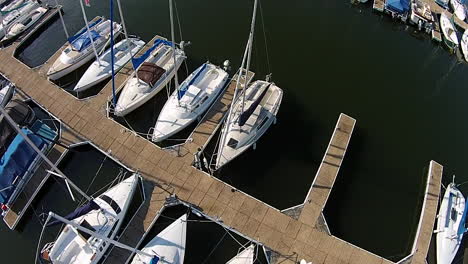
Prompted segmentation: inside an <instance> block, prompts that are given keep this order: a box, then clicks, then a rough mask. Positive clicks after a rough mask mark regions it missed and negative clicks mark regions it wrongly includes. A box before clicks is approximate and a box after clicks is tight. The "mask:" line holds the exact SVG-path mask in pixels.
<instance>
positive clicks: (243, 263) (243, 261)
mask: <svg viewBox="0 0 468 264" xmlns="http://www.w3.org/2000/svg"><path fill="white" fill-rule="evenodd" d="M254 256H255V246H254V244H250V246H248V247H246V248H245V249H244V250H242V251H241V252H240V253H239V254H237V255H236V256H234V257H233V258H232V259H230V260H229V261H228V262H226V264H253V263H254Z"/></svg>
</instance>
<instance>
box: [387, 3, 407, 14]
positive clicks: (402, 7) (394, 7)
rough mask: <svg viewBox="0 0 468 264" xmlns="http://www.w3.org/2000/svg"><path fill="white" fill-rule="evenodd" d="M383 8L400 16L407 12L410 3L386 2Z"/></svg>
mask: <svg viewBox="0 0 468 264" xmlns="http://www.w3.org/2000/svg"><path fill="white" fill-rule="evenodd" d="M385 6H386V8H388V9H389V10H390V11H393V12H397V13H400V14H402V13H406V12H408V11H409V8H410V2H409V0H387V2H386V3H385Z"/></svg>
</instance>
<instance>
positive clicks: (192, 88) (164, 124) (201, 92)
mask: <svg viewBox="0 0 468 264" xmlns="http://www.w3.org/2000/svg"><path fill="white" fill-rule="evenodd" d="M228 77H229V75H228V73H227V72H226V71H224V70H223V69H221V68H220V67H217V66H215V65H213V64H211V63H209V62H207V63H204V64H203V65H201V66H200V67H198V69H196V70H195V71H194V72H193V73H192V74H190V75H189V76H188V77H187V79H185V81H184V82H182V84H181V85H180V87H179V89H178V90H175V91H174V93H173V94H172V95H171V96H170V97H169V99H168V100H167V102H166V103H165V104H164V107H163V109H162V111H161V113H160V114H159V117H158V120H157V121H156V125H155V126H154V130H153V136H152V140H153V141H154V142H159V141H162V140H164V139H167V138H168V137H170V136H173V135H174V134H176V133H177V132H179V131H181V130H182V129H184V128H185V127H187V126H188V125H190V124H191V123H192V122H193V121H195V120H197V119H198V118H199V117H200V116H201V115H202V114H203V113H204V112H205V111H206V110H207V109H208V107H210V105H211V104H212V103H213V102H214V100H215V99H216V97H217V96H218V95H219V93H220V92H221V91H222V89H223V87H224V86H225V85H226V82H227V80H228Z"/></svg>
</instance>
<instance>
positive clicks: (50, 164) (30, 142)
mask: <svg viewBox="0 0 468 264" xmlns="http://www.w3.org/2000/svg"><path fill="white" fill-rule="evenodd" d="M0 112H1V114H2V115H3V116H4V117H5V118H6V120H7V121H8V123H10V125H11V126H12V127H13V128H14V129H15V130H16V132H17V133H18V134H20V135H21V136H22V137H23V138H24V140H25V141H26V143H28V145H29V146H30V147H31V148H32V149H33V150H34V151H35V152H36V153H37V154H38V155H39V156H40V157H41V158H42V159H43V160H44V161H45V162H46V163H47V164H48V165H49V166H50V167H51V168H52V169H53V170H54V171H56V172H57V173H58V174H59V175H60V176H61V177H62V178H63V179H65V181H66V182H67V183H68V184H70V185H71V186H72V187H73V188H74V189H75V190H77V191H78V192H79V193H80V194H81V195H82V196H83V197H85V198H86V199H87V200H91V197H89V196H88V195H87V194H86V193H85V192H83V191H82V190H81V189H80V188H79V187H78V186H76V185H75V184H74V183H73V182H72V181H70V179H68V177H67V176H65V174H64V173H63V172H62V171H61V170H60V169H59V168H57V166H55V164H54V163H53V162H52V161H50V160H49V159H48V158H47V157H46V155H44V153H42V151H40V150H39V149H38V148H37V146H36V145H35V144H34V143H33V142H32V141H31V139H30V138H29V137H28V136H27V135H26V134H25V133H23V131H22V130H21V129H20V128H19V126H18V124H16V122H15V121H14V120H13V119H12V118H11V117H10V115H9V114H8V113H7V112H6V111H5V109H4V108H3V107H1V106H0ZM72 198H73V196H72Z"/></svg>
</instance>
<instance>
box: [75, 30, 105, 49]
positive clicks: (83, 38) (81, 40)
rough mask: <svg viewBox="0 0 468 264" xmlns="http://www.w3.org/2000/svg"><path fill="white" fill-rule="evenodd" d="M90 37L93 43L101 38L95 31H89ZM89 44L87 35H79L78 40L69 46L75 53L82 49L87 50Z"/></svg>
mask: <svg viewBox="0 0 468 264" xmlns="http://www.w3.org/2000/svg"><path fill="white" fill-rule="evenodd" d="M89 33H90V35H91V37H92V38H93V41H94V40H96V39H98V38H99V37H101V35H99V33H97V32H96V31H95V30H91V31H90V32H89ZM90 44H91V39H90V38H89V35H88V33H86V34H82V35H80V36H79V37H78V38H76V39H75V40H73V42H72V43H71V46H72V47H73V49H74V50H77V51H82V50H83V49H85V48H87V47H88V46H89V45H90Z"/></svg>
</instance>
